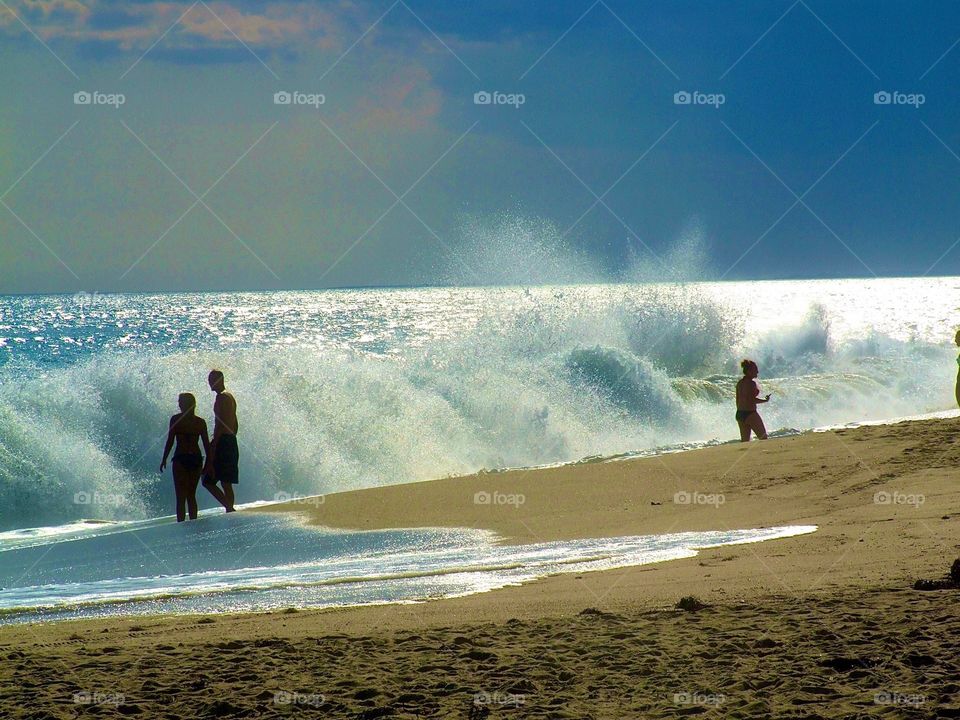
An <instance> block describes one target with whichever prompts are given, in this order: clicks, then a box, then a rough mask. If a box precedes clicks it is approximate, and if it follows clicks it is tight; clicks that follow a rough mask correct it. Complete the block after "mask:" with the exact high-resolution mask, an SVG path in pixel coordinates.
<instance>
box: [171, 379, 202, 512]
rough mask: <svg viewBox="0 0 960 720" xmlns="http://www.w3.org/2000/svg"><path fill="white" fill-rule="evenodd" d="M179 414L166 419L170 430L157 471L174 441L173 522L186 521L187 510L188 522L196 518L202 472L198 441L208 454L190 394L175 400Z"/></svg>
mask: <svg viewBox="0 0 960 720" xmlns="http://www.w3.org/2000/svg"><path fill="white" fill-rule="evenodd" d="M178 401H179V405H180V414H179V415H174V416H173V417H172V418H170V431H169V432H168V433H167V445H166V447H165V448H164V449H163V460H162V461H161V462H160V472H163V471H164V469H165V468H166V467H167V456H168V455H169V454H170V449H171V448H172V447H173V442H174V440H176V442H177V450H176V452H175V453H174V454H173V463H172V464H173V487H174V490H175V491H176V494H177V522H183V521H184V520H186V516H187V512H186V511H187V509H189V511H190V519H191V520H196V519H197V485H198V484H199V482H200V473H201V472H203V455H201V454H200V440H203V451H204V452H205V453H206V454H207V456H209V455H210V437H209V435H208V434H207V423H206V422H205V421H204V419H203V418H199V417H197V416H196V409H197V399H196V398H195V397H194V396H193V395H191V394H190V393H181V394H180V397H179V399H178Z"/></svg>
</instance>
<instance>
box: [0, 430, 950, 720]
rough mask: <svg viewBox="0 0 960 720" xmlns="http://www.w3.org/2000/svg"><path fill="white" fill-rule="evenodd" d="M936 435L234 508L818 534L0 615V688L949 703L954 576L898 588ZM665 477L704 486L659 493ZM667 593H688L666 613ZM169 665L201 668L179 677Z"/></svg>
mask: <svg viewBox="0 0 960 720" xmlns="http://www.w3.org/2000/svg"><path fill="white" fill-rule="evenodd" d="M958 435H960V419H958V418H947V419H937V420H920V421H909V422H900V423H896V424H891V425H871V426H860V427H857V428H850V429H846V428H845V429H839V430H833V431H827V432H818V433H804V434H802V435H799V436H792V437H787V438H781V439H774V440H768V441H766V442H758V441H757V442H752V443H749V444H741V443H735V444H732V445H721V446H715V447H708V448H703V449H698V450H691V451H688V452H683V453H671V454H664V455H659V456H654V457H649V458H639V459H629V460H622V461H616V462H605V463H587V464H579V465H572V466H562V467H559V468H542V469H533V470H519V471H518V470H514V471H507V472H503V473H484V474H479V475H473V476H466V477H462V478H449V479H443V480H434V481H428V482H421V483H411V484H407V485H397V486H385V487H380V488H371V489H366V490H358V491H352V492H349V493H341V494H337V495H328V496H325V498H324V502H323V504H321V505H316V506H312V507H305V506H303V505H302V504H297V503H296V502H293V503H287V504H285V505H280V506H271V507H268V508H264V507H261V508H255V509H252V510H249V511H247V512H292V513H296V514H297V515H298V516H300V517H302V518H304V519H305V520H306V521H307V522H311V523H316V524H322V525H325V526H329V527H340V528H352V529H360V530H363V529H374V528H391V527H428V526H429V527H437V526H439V527H452V526H457V527H482V528H485V529H490V530H493V531H494V532H497V533H498V534H499V535H500V536H501V538H503V541H504V542H511V543H517V544H524V543H529V542H532V541H537V540H540V539H564V538H581V537H613V536H618V535H641V534H642V535H649V534H662V533H666V532H671V531H680V530H699V529H703V530H709V529H725V528H734V527H740V528H746V527H757V526H760V525H763V526H773V525H788V524H792V525H799V524H810V525H817V526H818V530H817V531H816V532H814V533H812V534H809V535H800V536H795V537H791V538H783V539H778V540H774V541H768V542H761V543H753V544H748V545H738V546H725V547H718V548H713V549H704V550H700V551H699V552H698V554H697V556H696V557H693V558H687V559H679V560H671V561H668V562H662V563H655V564H652V565H645V566H631V567H626V568H621V569H616V570H606V571H600V572H590V573H583V574H579V575H572V574H571V575H555V576H550V577H546V578H542V579H540V580H536V581H533V582H529V583H526V584H523V585H520V586H513V587H507V588H503V589H499V590H493V591H490V592H485V593H479V594H474V595H469V596H465V597H459V598H452V599H445V600H430V601H426V602H422V603H416V604H404V605H397V604H388V605H376V606H361V607H347V608H337V609H326V610H299V611H279V612H272V613H263V614H260V613H257V614H239V615H237V614H230V613H223V614H215V615H206V616H202V617H198V616H159V617H157V616H147V617H133V618H125V619H116V618H111V619H103V620H80V621H64V622H57V623H51V624H33V625H30V624H24V625H16V626H7V627H4V628H3V629H2V630H0V654H3V655H4V656H6V657H8V658H9V659H10V660H11V661H10V662H8V663H6V664H5V667H4V668H3V669H2V670H0V707H3V708H4V709H5V710H7V711H8V712H9V713H10V716H11V717H24V718H26V717H33V715H31V714H30V713H33V712H36V711H38V709H39V708H43V709H49V710H50V712H52V713H55V714H54V715H53V717H61V716H62V717H73V716H74V715H73V714H70V713H73V711H74V706H73V705H71V704H70V703H71V701H70V698H71V693H76V692H87V693H97V692H99V693H110V692H114V693H116V694H122V695H124V697H125V702H126V705H129V706H135V708H136V712H134V711H133V710H131V708H130V707H125V709H124V710H122V711H116V709H115V708H101V709H102V710H103V711H104V712H106V713H107V715H106V716H108V717H113V716H115V715H114V712H116V716H117V717H119V716H121V715H126V714H135V715H138V716H140V717H150V718H153V717H157V718H161V717H165V715H164V712H175V713H181V714H182V713H186V714H191V713H193V715H197V716H201V717H206V716H211V717H212V716H226V717H244V716H258V717H260V716H263V717H284V716H286V714H287V712H288V711H289V710H290V709H291V708H290V707H287V706H284V705H283V703H280V704H278V703H277V701H276V697H277V695H276V694H277V693H283V692H286V693H294V694H295V695H294V696H293V697H294V698H295V700H296V698H301V696H304V697H306V696H308V695H310V694H311V693H313V694H314V695H317V696H319V695H323V696H324V699H323V702H322V703H319V704H317V705H304V706H301V705H302V703H301V704H297V703H296V702H295V703H293V704H297V707H296V708H294V709H295V710H296V711H298V712H300V711H303V712H304V713H307V714H314V715H315V716H317V717H357V716H358V714H359V713H361V712H371V713H373V712H383V713H386V714H389V715H391V716H393V717H399V718H407V717H409V718H414V717H417V716H418V715H419V716H420V717H424V716H426V717H438V718H439V717H449V716H451V715H453V716H463V717H466V715H467V712H468V710H471V708H473V707H474V706H476V697H477V695H478V694H479V693H487V695H486V696H484V697H487V698H488V699H489V698H490V697H499V696H495V695H494V694H495V693H502V694H503V696H502V697H507V696H511V695H512V696H518V695H523V696H524V704H523V708H522V709H521V710H520V712H519V715H518V716H524V717H542V718H551V719H552V718H556V717H571V718H579V717H588V716H591V717H596V718H621V717H637V716H644V717H681V716H685V715H688V714H690V712H691V711H693V712H697V711H701V710H702V711H709V710H713V709H716V707H717V706H720V707H721V711H722V713H723V714H724V715H726V716H730V717H756V716H759V715H770V714H774V715H777V714H790V713H794V714H796V716H798V717H803V716H805V715H804V714H803V713H804V712H806V713H813V712H814V711H815V714H817V715H819V716H820V717H844V716H847V715H851V714H853V713H854V712H864V711H866V712H877V713H880V712H892V713H894V714H896V713H899V712H901V711H905V712H906V711H913V710H916V709H918V708H920V709H922V710H923V712H926V714H927V715H929V714H930V712H931V711H932V710H931V709H932V708H934V707H936V708H947V709H948V710H945V711H944V713H945V714H946V715H947V716H952V715H951V713H953V712H954V711H956V712H957V713H960V685H958V684H957V682H956V677H960V660H958V659H957V657H956V654H955V652H954V651H953V650H952V649H951V648H953V647H955V638H956V634H957V632H960V622H958V619H957V618H956V613H955V604H956V598H957V595H956V592H957V591H955V590H941V591H934V592H920V591H914V590H912V589H911V586H912V584H913V581H914V580H915V579H917V578H939V577H943V576H944V575H945V574H946V572H947V569H948V568H949V566H950V563H951V562H952V561H953V559H954V558H956V557H957V555H958V550H960V545H958V543H960V533H958V531H957V526H956V523H957V521H958V520H960V487H958V485H957V483H956V481H955V467H956V466H957V464H960V448H956V447H954V439H955V438H956V437H957V436H958ZM493 491H497V492H502V493H505V494H507V495H509V494H513V495H518V494H522V495H524V502H523V503H518V504H494V503H492V502H491V503H490V504H474V502H473V501H474V495H475V494H476V493H477V492H488V493H492V492H493ZM676 493H689V494H692V493H702V494H703V495H705V496H706V495H715V496H717V495H722V496H723V497H724V501H723V502H722V503H713V504H706V503H703V504H701V503H699V502H694V501H692V500H691V501H690V502H686V503H684V502H674V496H675V494H676ZM652 503H660V504H652ZM689 595H693V596H697V597H699V598H700V600H701V601H702V602H703V603H704V604H705V605H706V606H707V607H706V608H705V609H703V610H701V611H699V612H696V613H686V612H681V611H678V610H675V609H674V606H675V604H676V603H677V601H678V600H679V599H680V598H681V597H684V596H689ZM878 619H879V620H878ZM224 662H225V663H226V665H225V666H224V665H223V663H224ZM824 663H826V664H824ZM238 665H240V666H243V667H248V668H249V669H250V670H252V672H249V671H247V672H244V671H241V670H239V669H237V667H238ZM224 667H226V668H227V669H226V670H225V671H224V672H223V673H220V672H218V670H219V669H221V668H224ZM57 668H61V669H60V670H59V672H58V670H57ZM62 668H67V669H68V672H66V673H64V672H63V670H62ZM725 668H726V669H725ZM731 668H732V669H731ZM184 672H187V673H188V676H189V677H191V678H198V677H199V678H201V679H202V680H203V678H206V679H205V680H203V682H204V683H206V684H205V685H204V686H203V687H198V688H197V689H196V690H191V689H190V688H189V687H188V688H186V689H185V690H184V689H183V687H182V686H183V677H184V675H183V673H184ZM51 675H57V676H58V680H57V681H56V682H51V681H50V678H51ZM196 682H200V680H197V681H196ZM591 688H592V689H591ZM815 688H820V689H819V690H816V689H815ZM164 693H168V694H167V695H164ZM169 693H173V695H172V696H171V695H169ZM698 693H699V694H698ZM719 696H723V700H722V702H718V703H717V704H716V705H713V706H711V705H709V704H706V705H705V704H704V703H703V702H701V701H702V700H704V698H706V699H707V700H710V699H711V697H712V698H713V699H714V700H718V697H719ZM164 697H167V698H169V697H173V698H174V699H173V700H172V701H170V700H167V701H165V700H164V699H163V698H164ZM283 697H285V698H287V699H289V697H288V696H283ZM690 697H692V698H694V700H693V701H692V702H687V701H686V700H684V698H686V699H689V698H690ZM920 697H922V698H923V702H922V703H921V704H915V705H913V706H909V707H908V706H907V705H905V704H904V703H903V702H902V701H903V698H907V699H911V698H912V701H917V700H918V698H920ZM676 698H681V701H678V700H677V699H676ZM877 698H880V700H878V699H877ZM891 698H892V700H891ZM301 699H302V698H301ZM501 699H502V698H501ZM28 700H29V703H28ZM888 700H889V702H888ZM217 703H219V705H218V704H217ZM289 704H290V703H287V705H289ZM118 707H119V706H118ZM57 708H59V709H57ZM231 708H232V710H231ZM486 709H487V710H491V711H492V712H493V713H502V714H506V713H508V712H510V713H516V712H517V711H516V709H515V708H506V707H500V706H491V705H489V704H488V705H487V706H486ZM801 711H802V712H801ZM63 713H67V714H63ZM797 713H799V714H797ZM386 714H385V715H376V714H373V715H370V717H380V716H384V717H385V716H387V715H386ZM927 715H922V716H927Z"/></svg>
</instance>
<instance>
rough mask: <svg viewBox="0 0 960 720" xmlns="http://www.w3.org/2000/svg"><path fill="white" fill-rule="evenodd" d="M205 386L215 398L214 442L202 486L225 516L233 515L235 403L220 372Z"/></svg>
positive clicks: (236, 452) (236, 476)
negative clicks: (225, 386)
mask: <svg viewBox="0 0 960 720" xmlns="http://www.w3.org/2000/svg"><path fill="white" fill-rule="evenodd" d="M207 383H208V384H209V385H210V389H211V390H213V392H215V393H216V394H217V399H216V400H214V402H213V423H214V425H213V440H211V441H210V452H209V453H208V454H207V464H206V467H204V469H203V486H204V487H205V488H206V489H207V490H208V491H209V492H210V494H211V495H213V496H214V497H215V498H216V499H217V502H218V503H220V504H221V505H223V507H224V508H225V509H226V511H227V512H233V511H234V507H233V503H234V497H233V486H234V485H236V484H237V483H238V482H240V470H239V461H240V451H239V448H238V447H237V430H238V429H239V427H240V425H239V423H238V422H237V400H236V398H234V397H233V395H232V394H230V393H228V392H227V390H226V388H224V383H223V373H222V372H220V371H219V370H211V371H210V374H209V375H208V376H207ZM217 483H220V484H221V485H222V486H223V490H221V489H220V488H218V487H217Z"/></svg>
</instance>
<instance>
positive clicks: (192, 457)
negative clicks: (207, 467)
mask: <svg viewBox="0 0 960 720" xmlns="http://www.w3.org/2000/svg"><path fill="white" fill-rule="evenodd" d="M173 462H175V463H178V464H179V465H180V467H182V468H183V469H184V470H199V469H201V468H202V467H203V455H201V454H200V453H192V452H191V453H178V454H176V455H174V456H173Z"/></svg>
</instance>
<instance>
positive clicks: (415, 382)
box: [0, 278, 960, 542]
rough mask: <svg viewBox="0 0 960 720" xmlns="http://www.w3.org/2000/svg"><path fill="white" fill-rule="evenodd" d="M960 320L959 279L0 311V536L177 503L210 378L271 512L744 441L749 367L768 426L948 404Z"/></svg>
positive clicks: (165, 299) (253, 489) (246, 486)
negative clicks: (169, 431) (173, 429)
mask: <svg viewBox="0 0 960 720" xmlns="http://www.w3.org/2000/svg"><path fill="white" fill-rule="evenodd" d="M958 307H960V282H958V281H957V280H955V279H952V278H942V279H917V280H896V279H891V280H876V281H859V280H856V281H854V280H850V281H802V282H799V281H798V282H768V283H713V284H711V283H702V284H690V285H596V286H565V287H541V288H532V289H524V288H473V289H470V288H468V289H419V290H368V291H336V292H322V293H247V294H243V293H239V294H195V295H163V296H97V297H93V296H86V297H83V298H81V299H80V300H79V301H78V300H77V299H75V298H67V297H39V298H36V297H31V298H22V297H21V298H0V357H4V358H6V360H5V363H4V364H3V365H0V530H4V529H6V530H13V529H16V528H25V527H38V526H57V525H60V524H63V523H72V522H76V521H78V520H80V519H84V518H102V519H114V520H137V519H146V518H150V517H156V516H159V515H163V514H166V513H169V512H170V511H171V509H172V505H171V502H172V489H171V487H170V485H171V483H170V479H169V474H168V475H166V476H160V475H159V474H158V473H157V470H156V468H157V466H158V465H159V460H160V453H161V450H162V444H163V439H164V431H165V428H166V421H167V418H168V417H169V415H170V414H172V413H173V412H174V411H175V401H176V396H177V394H178V393H179V392H181V391H184V390H188V391H192V392H194V393H195V394H196V395H197V396H198V398H199V399H200V403H201V410H203V409H204V408H205V407H207V406H208V403H210V402H211V396H210V393H209V391H207V390H206V388H205V387H204V378H205V375H206V372H207V370H208V369H209V368H210V367H214V366H217V367H221V368H223V369H224V370H225V371H226V373H227V379H228V385H229V387H230V388H231V389H232V390H233V392H234V393H235V394H236V396H237V397H238V399H239V403H240V420H241V433H240V442H241V455H242V460H241V462H242V469H241V484H240V486H239V488H238V493H239V498H240V499H241V500H242V501H256V500H270V499H273V498H274V497H275V496H276V495H277V493H286V494H291V495H293V494H299V495H311V494H318V493H327V492H333V491H340V490H348V489H353V488H359V487H367V486H374V485H383V484H391V483H402V482H410V481H415V480H424V479H431V478H436V477H443V476H447V475H452V474H460V473H469V472H472V471H476V470H479V469H482V468H488V469H493V468H500V467H507V466H524V465H538V464H547V463H558V462H571V461H576V460H579V459H581V458H584V457H587V456H597V455H614V454H619V453H629V452H636V451H642V450H645V449H650V448H663V447H668V448H669V447H678V446H686V445H695V444H698V443H704V442H710V441H726V440H730V439H732V438H734V437H735V435H736V425H735V423H734V422H733V421H732V408H733V405H732V400H731V395H732V388H733V383H734V382H735V380H736V376H737V363H738V361H739V358H740V357H741V356H742V355H744V354H749V355H752V356H754V357H756V359H757V360H758V361H759V363H760V367H761V373H762V375H761V381H762V382H763V383H764V387H765V391H772V392H773V393H774V400H773V402H771V403H770V404H769V405H767V406H764V408H763V415H764V418H765V421H766V423H767V426H768V428H770V429H772V430H776V429H791V428H792V429H797V430H802V429H807V428H814V427H819V426H823V425H830V424H844V423H849V422H856V421H871V420H881V419H890V418H896V417H900V416H915V415H923V414H927V413H934V412H940V411H944V410H947V409H949V408H951V407H952V406H953V404H954V400H953V381H954V375H955V372H956V365H955V363H954V352H955V351H954V349H953V348H952V347H951V345H950V340H952V335H953V322H954V317H956V314H957V308H958ZM168 473H169V471H168ZM200 495H201V498H202V501H203V502H204V503H205V504H206V506H208V507H209V506H210V505H211V502H210V500H209V499H208V498H207V497H206V494H205V493H203V491H201V493H200ZM0 542H2V539H0Z"/></svg>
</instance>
